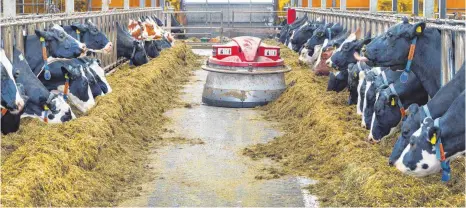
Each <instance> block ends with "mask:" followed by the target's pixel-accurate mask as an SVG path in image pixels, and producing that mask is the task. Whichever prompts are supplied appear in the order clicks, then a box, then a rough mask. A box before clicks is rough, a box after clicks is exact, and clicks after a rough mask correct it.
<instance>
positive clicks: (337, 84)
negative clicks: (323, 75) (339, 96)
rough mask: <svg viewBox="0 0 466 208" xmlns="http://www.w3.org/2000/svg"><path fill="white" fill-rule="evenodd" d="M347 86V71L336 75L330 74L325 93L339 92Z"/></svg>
mask: <svg viewBox="0 0 466 208" xmlns="http://www.w3.org/2000/svg"><path fill="white" fill-rule="evenodd" d="M347 85H348V70H342V71H339V72H337V73H333V72H330V74H329V79H328V83H327V91H335V92H340V91H342V90H344V89H345V88H346V86H347Z"/></svg>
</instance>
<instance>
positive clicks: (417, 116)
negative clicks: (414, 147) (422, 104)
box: [388, 104, 422, 165]
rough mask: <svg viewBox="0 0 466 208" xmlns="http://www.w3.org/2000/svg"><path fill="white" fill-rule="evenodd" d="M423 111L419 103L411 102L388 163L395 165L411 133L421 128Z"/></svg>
mask: <svg viewBox="0 0 466 208" xmlns="http://www.w3.org/2000/svg"><path fill="white" fill-rule="evenodd" d="M421 121H422V119H421V113H420V112H419V105H418V104H411V105H410V106H409V107H408V110H406V117H404V118H403V121H402V124H401V135H400V136H399V137H398V140H396V143H395V145H394V146H393V149H392V153H391V155H390V157H389V159H388V164H389V165H393V164H395V162H396V161H397V160H398V158H400V156H401V153H402V152H403V150H404V149H405V148H406V146H408V144H409V139H410V138H411V135H413V133H414V132H415V131H416V130H417V129H419V127H420V125H421Z"/></svg>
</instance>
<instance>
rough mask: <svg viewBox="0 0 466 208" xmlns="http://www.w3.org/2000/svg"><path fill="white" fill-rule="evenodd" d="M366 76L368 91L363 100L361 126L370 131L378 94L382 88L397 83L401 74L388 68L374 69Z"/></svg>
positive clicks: (366, 88)
mask: <svg viewBox="0 0 466 208" xmlns="http://www.w3.org/2000/svg"><path fill="white" fill-rule="evenodd" d="M366 74H367V75H366V87H365V90H366V91H365V93H364V96H363V97H362V98H361V100H362V101H363V108H362V115H363V116H362V120H361V126H362V127H364V128H367V129H370V128H371V122H372V116H373V114H374V104H375V101H376V99H377V93H378V92H379V91H380V88H381V87H382V86H384V85H385V86H388V85H389V84H392V83H394V82H396V81H397V80H398V79H399V78H400V75H401V72H400V71H392V70H389V69H387V68H378V67H374V68H373V69H372V70H371V71H369V72H367V73H366Z"/></svg>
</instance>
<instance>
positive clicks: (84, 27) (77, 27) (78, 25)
mask: <svg viewBox="0 0 466 208" xmlns="http://www.w3.org/2000/svg"><path fill="white" fill-rule="evenodd" d="M71 28H73V30H79V31H87V30H88V27H87V25H85V24H81V23H78V22H75V23H73V24H71Z"/></svg>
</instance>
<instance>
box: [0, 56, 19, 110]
mask: <svg viewBox="0 0 466 208" xmlns="http://www.w3.org/2000/svg"><path fill="white" fill-rule="evenodd" d="M15 76H17V74H15V72H14V71H13V66H12V65H11V63H10V61H9V60H8V59H7V57H6V55H5V52H4V51H3V49H0V78H1V80H0V82H1V88H0V89H1V106H2V107H5V108H6V109H7V110H9V111H10V112H11V113H12V114H18V113H20V112H21V110H22V109H23V108H24V103H25V102H24V99H23V98H22V97H21V95H20V91H19V90H18V87H17V85H16V81H15Z"/></svg>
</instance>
